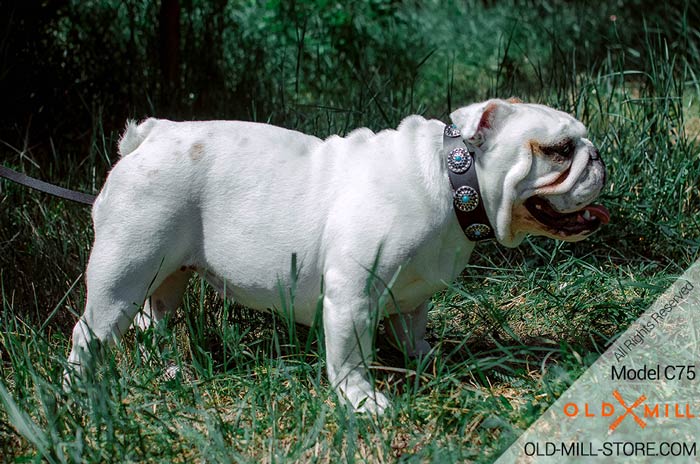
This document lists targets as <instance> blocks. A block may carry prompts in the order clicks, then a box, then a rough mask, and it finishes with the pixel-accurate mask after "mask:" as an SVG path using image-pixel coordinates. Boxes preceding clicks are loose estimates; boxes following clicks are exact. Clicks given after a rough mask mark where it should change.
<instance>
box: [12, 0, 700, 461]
mask: <svg viewBox="0 0 700 464" xmlns="http://www.w3.org/2000/svg"><path fill="white" fill-rule="evenodd" d="M163 3H164V2H163ZM179 3H180V13H181V16H180V21H179V24H180V34H179V41H176V42H172V40H170V39H171V38H170V39H168V38H167V37H165V36H164V34H163V33H162V31H161V30H160V28H159V14H160V10H159V9H160V8H161V4H159V3H158V2H136V1H122V0H100V1H74V0H61V1H57V2H41V1H38V0H37V1H28V2H16V3H13V4H6V3H4V4H1V5H0V8H1V9H2V11H0V24H1V25H2V28H3V29H4V31H5V34H2V35H0V57H1V58H2V59H0V101H2V102H3V105H4V106H3V108H2V110H0V158H1V159H2V162H3V164H5V165H9V166H13V167H17V168H20V169H23V170H24V171H26V172H27V173H29V174H34V175H37V176H40V177H42V178H45V179H47V180H51V181H57V182H59V183H61V184H62V185H64V186H68V187H73V188H80V189H82V190H86V191H91V192H96V191H98V190H99V188H100V186H101V184H102V182H103V180H104V177H105V176H106V174H107V172H108V171H109V168H110V167H111V165H112V164H113V163H114V161H115V160H116V156H115V145H116V140H117V138H118V133H119V130H120V129H121V128H122V127H123V125H124V121H125V120H126V119H127V118H128V117H135V118H141V117H143V116H146V115H154V116H159V117H172V118H182V119H190V118H196V119H205V118H227V119H232V118H240V119H250V120H259V121H270V122H273V123H277V124H281V125H283V126H285V127H289V128H292V129H298V130H302V131H305V132H308V133H313V134H316V135H319V136H322V137H323V136H326V135H328V134H332V133H341V134H342V133H346V132H348V131H349V130H352V129H354V128H356V127H360V126H368V127H370V128H372V129H381V128H385V127H395V126H396V125H397V124H398V123H399V121H400V120H401V119H402V118H403V117H405V116H406V115H408V114H411V113H420V114H424V115H426V116H427V117H436V118H441V119H443V120H445V118H446V117H447V114H448V113H449V111H450V110H451V109H454V108H456V107H457V106H461V105H463V104H467V103H470V102H472V101H475V100H480V99H484V98H487V97H492V96H498V97H509V96H511V95H517V96H520V97H521V98H522V99H524V100H527V101H535V102H541V103H546V104H551V105H553V106H556V107H558V108H560V109H562V110H565V111H569V112H571V113H573V114H575V115H576V116H577V117H579V118H580V119H581V120H582V121H583V122H584V123H585V124H586V125H587V126H588V128H589V133H590V137H591V138H592V139H593V140H594V141H595V142H596V144H597V145H598V147H599V149H600V151H601V154H602V155H603V159H604V160H605V161H606V164H607V167H608V174H609V180H608V185H607V187H606V190H605V192H604V195H603V200H602V201H603V202H604V203H605V204H606V205H607V206H608V207H609V208H610V210H611V212H612V218H613V219H612V223H611V225H609V226H607V227H604V228H603V229H602V230H601V231H600V232H599V233H597V234H596V235H595V236H594V237H592V238H591V239H589V240H586V241H584V242H581V243H577V244H564V243H554V242H552V241H550V240H545V239H540V238H531V239H528V240H527V241H526V243H525V244H523V246H521V247H520V248H519V249H516V250H507V249H503V248H500V247H498V246H496V245H493V244H491V245H484V246H481V245H480V246H479V247H478V248H477V253H475V256H474V257H473V259H472V263H471V264H470V267H469V268H468V269H467V270H466V271H465V273H464V274H463V276H462V278H461V279H460V280H459V281H458V282H456V283H455V284H454V285H453V286H452V287H451V288H450V289H448V290H447V291H445V292H442V293H441V294H438V295H436V296H435V298H434V299H433V310H432V311H431V322H430V332H429V333H430V336H431V340H429V341H430V342H431V343H432V344H433V345H434V346H436V357H435V359H433V360H421V361H410V360H405V359H404V358H403V357H402V356H401V355H398V354H397V353H395V352H394V351H392V349H391V348H390V347H389V346H387V345H386V344H385V343H382V338H383V337H380V339H379V340H378V343H377V345H378V352H379V360H378V365H377V367H376V368H375V369H374V371H375V372H376V377H377V378H378V381H379V385H380V387H381V388H383V389H385V390H388V393H389V394H390V396H391V397H392V399H393V402H394V408H392V409H391V410H390V411H389V412H388V413H387V415H386V416H385V417H383V418H380V419H373V418H368V417H362V416H360V417H358V416H355V415H353V414H350V413H349V412H348V411H347V410H345V409H344V408H342V407H336V403H337V398H336V397H335V396H334V394H333V393H332V392H331V391H330V389H329V387H328V385H327V381H326V379H325V376H324V374H323V370H324V366H323V361H322V360H323V348H322V346H323V344H322V343H320V342H319V337H320V336H322V334H319V333H317V331H316V330H311V331H306V330H305V329H303V328H301V327H296V326H294V325H293V324H289V321H288V320H287V319H286V318H280V317H276V318H273V317H271V316H267V315H261V314H260V313H256V312H253V311H250V310H248V309H246V308H242V307H239V306H238V305H235V304H229V303H225V302H223V301H222V300H221V299H220V298H219V297H217V296H215V295H214V294H213V293H212V292H210V291H209V290H208V289H207V288H206V286H205V285H204V284H203V283H202V282H199V281H196V282H193V283H192V284H191V286H190V289H189V291H188V292H187V295H186V297H185V302H184V304H183V308H182V310H181V311H179V312H178V313H177V314H176V315H175V317H174V318H173V320H171V321H170V324H168V325H161V326H158V327H155V328H153V329H149V330H148V331H147V332H145V333H139V334H129V335H127V337H126V339H125V340H124V341H123V343H122V346H120V347H119V348H117V349H115V350H113V351H112V352H107V353H105V355H104V358H105V360H104V362H103V367H102V368H101V369H99V370H98V372H97V373H96V375H95V376H93V377H91V378H87V379H85V380H84V382H79V383H77V384H76V385H74V387H73V391H71V392H70V393H69V394H66V393H64V392H63V391H62V389H61V388H60V383H61V376H62V371H63V368H64V365H65V362H66V360H65V353H66V352H67V350H68V345H69V340H68V337H67V335H66V334H69V333H70V328H71V327H72V324H73V323H74V321H75V317H76V316H77V314H79V313H80V312H81V311H82V308H83V303H84V297H85V295H84V292H85V288H84V285H83V283H82V276H81V273H82V272H83V270H84V268H85V263H86V260H87V256H88V253H89V246H90V242H91V236H92V233H91V230H90V217H89V212H88V211H87V210H86V209H83V208H82V207H80V206H76V205H72V204H68V203H66V202H63V201H61V200H56V199H51V198H48V197H46V196H43V195H41V194H37V193H35V192H31V191H28V190H26V189H24V188H22V187H19V186H16V185H13V184H9V183H3V184H2V190H1V191H0V204H1V205H2V207H0V223H1V224H2V227H1V228H0V247H1V249H2V253H0V284H1V285H2V323H1V324H0V325H1V327H2V329H0V371H2V375H0V379H2V383H0V404H2V405H3V406H2V408H0V456H3V457H8V458H7V459H15V460H19V461H21V460H34V461H39V460H41V459H43V460H45V461H49V462H74V461H85V462H110V461H139V462H141V461H154V462H155V461H158V462H172V461H178V460H179V461H190V460H207V461H217V462H232V461H236V462H250V461H260V460H266V461H272V460H274V461H301V462H307V461H315V462H341V461H355V460H357V461H369V462H373V461H386V460H389V461H391V460H398V461H400V462H426V461H438V460H445V461H449V462H464V461H465V460H474V461H477V462H490V461H492V460H493V459H494V457H495V456H497V454H498V452H499V451H500V450H502V449H503V448H504V447H505V446H507V445H508V444H509V443H510V442H512V440H513V439H514V438H515V436H517V434H518V433H519V431H520V430H523V429H524V428H526V427H527V426H528V425H529V424H530V423H531V422H532V421H533V420H534V419H535V418H536V417H538V415H539V414H541V413H542V411H544V410H545V409H546V408H547V406H548V405H549V404H551V403H552V402H553V401H554V400H555V399H556V398H557V397H558V395H560V394H561V392H562V391H563V390H564V389H565V388H567V387H568V386H569V385H570V384H571V383H572V382H573V381H574V380H575V379H576V377H577V376H578V375H579V374H580V373H581V372H583V370H585V368H586V367H587V366H589V365H590V364H591V363H592V362H593V361H594V360H595V359H596V357H597V356H598V354H599V353H600V352H602V351H603V350H604V349H605V344H606V343H607V341H608V340H609V339H610V338H611V337H614V336H615V335H616V334H618V333H619V332H620V331H621V330H622V329H624V327H626V326H627V325H628V324H629V323H630V322H631V321H633V320H634V319H635V318H636V317H637V315H638V314H639V313H640V312H642V311H643V310H644V309H646V307H647V306H648V305H649V304H650V303H651V302H652V301H653V300H654V299H655V297H656V296H657V295H658V294H659V293H660V292H661V291H663V290H664V289H665V288H666V287H667V286H668V285H670V283H671V282H672V281H673V280H674V276H676V275H678V274H679V273H681V272H682V271H683V270H684V269H685V268H686V267H687V266H688V265H689V264H690V263H692V262H693V261H694V260H696V259H698V256H699V254H698V250H699V248H700V223H699V222H698V221H699V220H698V218H699V217H700V216H699V215H698V211H700V194H699V192H698V186H699V185H700V157H698V136H699V135H700V109H699V108H700V107H699V106H698V102H697V97H698V92H699V91H700V86H699V85H698V81H697V76H696V75H695V73H696V71H695V70H696V69H698V66H699V65H700V49H699V45H700V31H698V29H697V24H699V21H698V20H699V19H700V7H699V6H698V5H697V4H696V3H695V2H690V1H673V2H647V1H643V0H616V1H614V2H607V3H605V4H600V3H598V4H596V3H593V2H579V1H565V0H553V1H549V2H534V1H530V0H506V1H503V2H490V1H489V2H485V1H475V0H474V1H468V2H457V1H449V0H446V1H438V0H424V1H413V0H410V1H409V0H405V1H396V0H370V1H365V2H354V3H352V4H344V3H341V2H331V1H327V0H318V1H311V0H297V1H294V2H287V1H279V0H269V1H262V0H232V1H203V0H181V1H180V2H179ZM345 3H348V2H345ZM164 43H165V44H172V43H176V44H178V45H177V47H176V49H175V50H172V49H171V50H169V51H164V49H163V44H164ZM166 56H170V57H171V58H172V57H174V59H175V61H176V63H177V67H176V68H177V72H176V73H175V76H174V78H173V80H172V81H168V80H167V79H166V78H165V76H164V70H163V64H162V62H163V60H164V59H165V58H166ZM291 272H294V267H292V269H291ZM280 291H281V292H283V295H284V296H285V298H284V301H285V304H286V305H288V307H289V308H290V310H291V308H293V304H294V292H293V289H281V290H280ZM135 338H138V340H139V341H140V342H141V343H142V344H143V345H144V346H145V347H146V350H147V352H148V353H150V355H149V356H147V357H145V358H144V357H142V353H141V352H140V351H139V350H137V349H136V348H135ZM402 363H407V364H406V366H405V368H404V367H396V366H402ZM387 365H388V366H393V367H386V366H387ZM173 366H177V367H178V368H179V371H178V373H177V374H176V375H175V377H173V378H170V377H169V376H166V375H165V374H166V373H172V372H173V370H172V369H171V368H172V367H173Z"/></svg>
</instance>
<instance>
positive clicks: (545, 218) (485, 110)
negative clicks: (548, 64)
mask: <svg viewBox="0 0 700 464" xmlns="http://www.w3.org/2000/svg"><path fill="white" fill-rule="evenodd" d="M450 116H451V118H452V122H454V123H455V125H457V127H458V128H459V130H460V132H461V133H462V137H463V138H464V139H465V140H466V141H467V142H469V143H470V144H472V145H475V146H477V147H479V148H481V150H483V152H484V153H483V154H479V155H478V156H476V157H475V162H476V169H477V175H478V178H479V184H480V187H481V195H482V198H483V202H484V207H485V209H486V213H487V215H488V217H489V220H490V221H491V224H492V225H493V227H494V229H495V234H496V238H497V239H498V241H499V242H500V243H501V244H503V245H506V246H510V247H514V246H517V245H519V244H520V242H522V240H523V239H524V238H525V235H526V234H528V233H529V234H533V235H544V236H547V237H551V238H555V239H559V240H566V241H572V242H573V241H578V240H582V239H584V238H586V237H588V236H589V235H590V234H592V233H593V232H595V231H596V230H597V229H598V228H599V227H600V226H601V224H606V223H607V222H608V220H609V218H610V215H609V213H608V210H607V209H606V208H605V207H604V206H602V205H596V204H593V203H592V202H593V201H594V200H595V199H596V198H597V197H598V195H599V194H600V191H601V190H602V188H603V185H604V183H605V165H604V164H603V161H602V160H601V159H600V155H599V153H598V150H597V149H596V148H595V146H593V144H592V143H591V141H590V140H588V139H587V138H586V128H585V127H584V125H583V124H581V123H580V122H579V121H577V120H576V119H574V118H573V117H572V116H570V115H568V114H566V113H563V112H561V111H557V110H554V109H552V108H549V107H546V106H543V105H535V104H526V103H521V102H520V101H518V100H508V101H504V100H489V101H486V102H483V103H478V104H474V105H470V106H467V107H464V108H460V109H458V110H457V111H455V112H453V113H452V114H451V115H450Z"/></svg>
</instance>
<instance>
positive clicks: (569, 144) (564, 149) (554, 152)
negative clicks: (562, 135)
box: [542, 139, 576, 163]
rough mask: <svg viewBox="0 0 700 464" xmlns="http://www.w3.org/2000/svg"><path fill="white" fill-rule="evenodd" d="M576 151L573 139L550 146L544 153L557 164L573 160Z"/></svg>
mask: <svg viewBox="0 0 700 464" xmlns="http://www.w3.org/2000/svg"><path fill="white" fill-rule="evenodd" d="M575 149H576V146H575V145H574V141H573V140H571V139H566V140H563V141H561V142H560V143H557V144H555V145H550V146H548V147H546V148H543V149H542V151H543V152H544V153H545V154H547V155H548V156H550V157H551V158H552V159H554V160H555V161H556V162H558V163H562V162H564V161H566V160H567V159H569V158H571V156H572V155H573V154H574V150H575Z"/></svg>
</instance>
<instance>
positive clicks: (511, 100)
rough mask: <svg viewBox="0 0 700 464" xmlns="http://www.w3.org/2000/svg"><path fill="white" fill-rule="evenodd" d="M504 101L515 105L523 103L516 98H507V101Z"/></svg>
mask: <svg viewBox="0 0 700 464" xmlns="http://www.w3.org/2000/svg"><path fill="white" fill-rule="evenodd" d="M506 101H507V102H508V103H513V104H517V103H522V102H523V101H522V100H521V99H519V98H518V97H510V98H509V99H508V100H506Z"/></svg>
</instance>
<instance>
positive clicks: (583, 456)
mask: <svg viewBox="0 0 700 464" xmlns="http://www.w3.org/2000/svg"><path fill="white" fill-rule="evenodd" d="M613 376H614V377H615V378H614V379H613ZM657 376H658V377H659V378H656V377H657ZM621 377H622V378H621ZM642 397H643V398H642ZM620 400H621V401H620ZM622 403H624V406H623V404H622ZM627 408H629V411H628V409H627ZM611 426H612V427H613V429H611ZM698 441H700V260H699V261H696V262H695V263H694V264H693V265H692V266H691V267H690V268H689V269H688V270H687V271H686V272H685V273H684V274H683V275H682V276H681V277H680V278H679V279H678V280H677V281H676V282H675V283H674V284H673V285H671V287H670V288H669V289H668V290H666V292H664V294H663V295H661V296H660V297H659V298H658V299H657V300H656V301H655V302H654V304H653V305H651V307H650V308H649V309H647V310H646V311H645V312H644V313H643V314H642V315H641V316H640V317H639V319H637V320H636V321H635V322H634V323H633V324H632V325H631V326H630V327H629V328H628V329H627V330H626V331H625V332H624V333H623V334H622V335H621V336H620V337H618V339H617V340H616V341H615V342H614V343H613V344H612V345H611V346H610V348H609V349H608V350H607V351H606V352H605V353H603V354H602V355H601V356H600V358H598V360H597V361H596V362H595V363H593V365H592V366H591V367H590V368H589V369H588V370H586V372H584V373H583V374H582V375H581V377H579V378H578V380H576V381H575V382H574V384H573V385H572V386H571V387H570V388H569V389H568V390H566V391H565V392H564V393H563V394H562V395H561V397H560V398H559V399H558V400H557V401H556V402H555V403H554V404H553V405H552V406H550V407H549V409H547V411H546V412H545V413H544V414H543V415H542V416H541V417H540V418H539V419H537V421H535V423H534V424H532V425H531V426H530V428H528V429H527V430H526V431H525V432H524V433H523V434H522V435H521V436H520V437H519V438H518V439H517V440H516V441H515V442H514V443H513V444H512V445H511V446H510V448H508V449H507V450H506V451H505V452H504V453H503V454H502V455H501V456H500V457H499V458H498V460H497V461H496V463H497V464H506V463H513V462H515V463H530V462H533V463H534V462H536V463H540V462H545V463H548V462H556V463H558V464H560V463H564V462H605V463H608V462H625V463H627V462H674V463H675V462H698V461H700V457H699V456H700V443H698Z"/></svg>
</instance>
